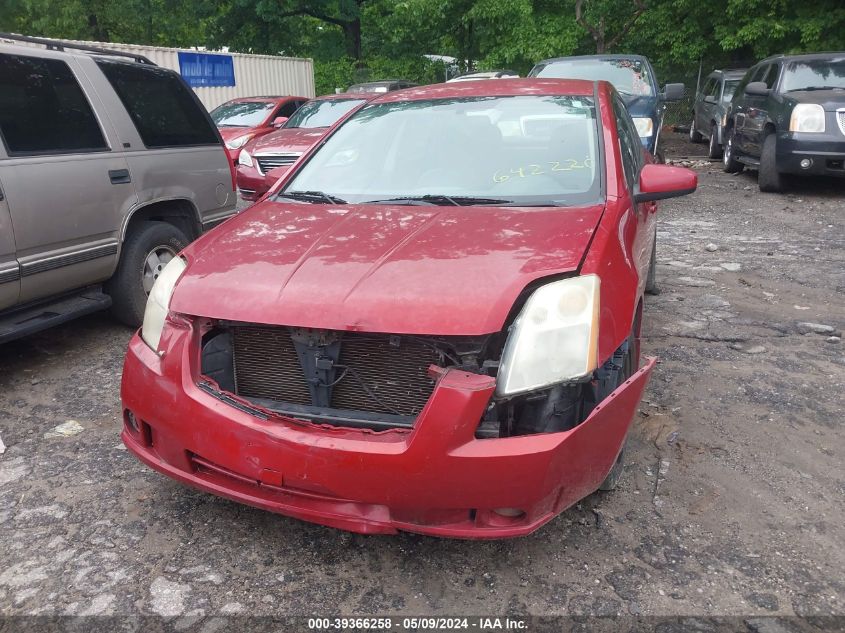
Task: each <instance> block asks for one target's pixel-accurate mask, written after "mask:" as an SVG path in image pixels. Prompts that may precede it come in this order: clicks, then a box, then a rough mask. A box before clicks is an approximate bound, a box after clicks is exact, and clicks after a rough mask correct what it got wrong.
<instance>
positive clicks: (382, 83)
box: [352, 79, 412, 86]
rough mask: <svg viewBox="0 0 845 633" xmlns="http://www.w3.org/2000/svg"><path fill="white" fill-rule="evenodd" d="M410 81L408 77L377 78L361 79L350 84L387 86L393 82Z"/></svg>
mask: <svg viewBox="0 0 845 633" xmlns="http://www.w3.org/2000/svg"><path fill="white" fill-rule="evenodd" d="M402 82H404V83H412V82H411V81H409V80H408V79H379V80H378V81H362V82H361V83H357V84H352V85H353V86H389V85H390V84H395V83H402Z"/></svg>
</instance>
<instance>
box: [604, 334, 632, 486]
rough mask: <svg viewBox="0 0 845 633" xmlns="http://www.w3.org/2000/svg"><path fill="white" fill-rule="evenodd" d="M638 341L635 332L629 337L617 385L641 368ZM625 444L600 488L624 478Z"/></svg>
mask: <svg viewBox="0 0 845 633" xmlns="http://www.w3.org/2000/svg"><path fill="white" fill-rule="evenodd" d="M636 343H637V341H636V339H635V338H634V335H633V333H632V334H631V335H630V336H629V337H628V353H627V354H626V355H625V360H624V362H623V364H622V371H621V372H620V373H619V382H618V383H617V387H618V386H619V385H621V384H622V383H623V382H625V381H626V380H628V378H630V377H631V376H632V375H633V374H634V372H635V371H637V369H639V364H640V363H639V360H640V359H639V358H634V355H635V354H636V353H637V352H636V350H637V349H638V348H637V344H636ZM625 444H626V440H623V441H622V448H620V449H619V454H618V455H617V456H616V461H615V462H613V467H612V468H611V469H610V472H609V473H607V477H605V478H604V481H602V482H601V485H600V486H599V490H602V491H604V492H609V491H611V490H613V489H615V488H616V486H617V485H618V484H619V480H620V479H621V478H622V473H623V471H624V470H625Z"/></svg>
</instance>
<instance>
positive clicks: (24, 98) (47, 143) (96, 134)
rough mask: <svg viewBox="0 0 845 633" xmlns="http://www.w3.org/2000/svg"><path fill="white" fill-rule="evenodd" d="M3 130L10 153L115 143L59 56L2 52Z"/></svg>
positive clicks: (41, 152)
mask: <svg viewBox="0 0 845 633" xmlns="http://www.w3.org/2000/svg"><path fill="white" fill-rule="evenodd" d="M0 135H2V137H3V142H4V143H5V145H6V150H7V151H8V152H9V155H10V156H32V155H44V154H67V153H75V152H97V151H107V150H108V149H109V148H108V146H107V145H106V140H105V138H104V137H103V132H102V130H101V129H100V125H99V123H97V117H96V116H95V115H94V111H93V110H92V109H91V104H89V103H88V100H87V99H86V97H85V93H83V92H82V88H81V87H80V85H79V82H78V81H77V80H76V77H75V76H74V75H73V72H72V71H71V69H70V67H69V66H68V65H67V64H66V63H65V62H63V61H61V60H59V59H44V58H40V57H24V56H21V55H6V54H0Z"/></svg>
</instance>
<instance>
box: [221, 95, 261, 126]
mask: <svg viewBox="0 0 845 633" xmlns="http://www.w3.org/2000/svg"><path fill="white" fill-rule="evenodd" d="M275 107H276V104H275V103H268V102H266V101H238V102H236V103H224V104H223V105H221V106H217V107H216V108H214V110H212V111H211V118H212V120H213V121H214V124H215V125H216V126H217V127H255V126H256V125H261V124H262V123H263V122H264V120H265V119H266V118H267V117H268V116H269V115H270V111H271V110H272V109H273V108H275Z"/></svg>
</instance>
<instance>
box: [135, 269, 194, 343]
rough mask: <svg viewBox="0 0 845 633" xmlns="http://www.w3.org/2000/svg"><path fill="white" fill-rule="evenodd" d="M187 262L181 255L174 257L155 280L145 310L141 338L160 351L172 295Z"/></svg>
mask: <svg viewBox="0 0 845 633" xmlns="http://www.w3.org/2000/svg"><path fill="white" fill-rule="evenodd" d="M186 267H187V264H186V263H185V260H184V259H182V258H181V257H174V258H173V259H171V260H170V261H169V262H167V265H166V266H165V267H164V269H163V270H162V271H161V274H160V275H159V276H158V279H156V280H155V283H154V284H153V288H152V290H150V296H149V297H148V298H147V307H146V309H145V310H144V324H143V325H142V326H141V338H142V339H144V342H145V343H146V344H147V345H149V346H150V347H151V348H153V351H156V352H157V351H158V344H159V342H160V341H161V331H162V329H163V328H164V320H165V319H166V318H167V313H168V312H169V310H170V297H171V296H172V295H173V289H174V288H175V287H176V282H177V281H179V277H181V276H182V273H183V272H184V271H185V268H186Z"/></svg>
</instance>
